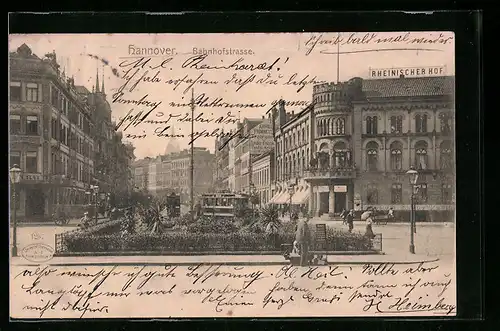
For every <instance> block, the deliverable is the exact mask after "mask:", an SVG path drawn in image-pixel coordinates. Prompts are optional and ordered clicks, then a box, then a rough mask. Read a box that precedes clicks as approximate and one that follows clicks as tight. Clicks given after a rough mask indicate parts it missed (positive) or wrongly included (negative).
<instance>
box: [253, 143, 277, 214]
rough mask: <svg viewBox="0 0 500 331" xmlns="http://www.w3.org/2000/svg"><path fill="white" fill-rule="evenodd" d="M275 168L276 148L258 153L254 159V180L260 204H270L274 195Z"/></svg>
mask: <svg viewBox="0 0 500 331" xmlns="http://www.w3.org/2000/svg"><path fill="white" fill-rule="evenodd" d="M274 169H275V167H274V150H270V151H269V152H266V153H263V154H261V155H258V156H257V157H255V158H253V160H252V182H253V184H254V187H255V193H256V194H257V195H258V197H259V205H260V206H264V205H266V204H268V203H269V201H270V200H271V198H272V197H273V196H274Z"/></svg>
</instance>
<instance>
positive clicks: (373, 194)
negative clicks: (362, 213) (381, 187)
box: [366, 184, 378, 205]
mask: <svg viewBox="0 0 500 331" xmlns="http://www.w3.org/2000/svg"><path fill="white" fill-rule="evenodd" d="M366 202H367V203H368V204H370V205H375V204H378V188H377V186H376V185H375V184H369V185H368V186H367V188H366Z"/></svg>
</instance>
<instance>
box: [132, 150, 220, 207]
mask: <svg viewBox="0 0 500 331" xmlns="http://www.w3.org/2000/svg"><path fill="white" fill-rule="evenodd" d="M193 156H194V157H193V159H194V185H193V186H194V192H195V195H198V194H200V193H206V192H209V191H210V190H211V189H212V185H213V169H214V168H215V164H214V154H212V153H210V151H209V150H207V149H206V148H204V147H195V148H194V151H193ZM142 167H146V165H143V166H142ZM147 168H148V170H147V171H148V175H147V178H148V179H147V180H148V186H147V187H148V191H149V192H150V193H152V194H155V195H166V194H170V193H171V192H175V193H177V194H180V195H181V201H182V202H183V203H188V202H189V196H190V176H191V150H190V149H185V150H182V151H180V152H171V153H169V154H167V155H159V156H157V157H156V158H152V159H150V160H149V162H148V165H147Z"/></svg>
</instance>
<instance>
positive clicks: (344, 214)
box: [340, 208, 347, 224]
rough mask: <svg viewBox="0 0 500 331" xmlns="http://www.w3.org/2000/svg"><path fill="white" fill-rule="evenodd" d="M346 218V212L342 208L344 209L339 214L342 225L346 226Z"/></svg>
mask: <svg viewBox="0 0 500 331" xmlns="http://www.w3.org/2000/svg"><path fill="white" fill-rule="evenodd" d="M346 216H347V212H346V210H345V208H344V209H342V212H341V213H340V217H341V218H342V224H347V221H346Z"/></svg>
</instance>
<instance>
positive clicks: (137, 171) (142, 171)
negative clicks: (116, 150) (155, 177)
mask: <svg viewBox="0 0 500 331" xmlns="http://www.w3.org/2000/svg"><path fill="white" fill-rule="evenodd" d="M150 162H151V158H149V157H146V158H144V159H140V160H136V161H134V163H133V164H132V171H133V174H134V187H135V189H136V190H138V191H143V192H146V191H148V182H149V178H148V176H149V163H150Z"/></svg>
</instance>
